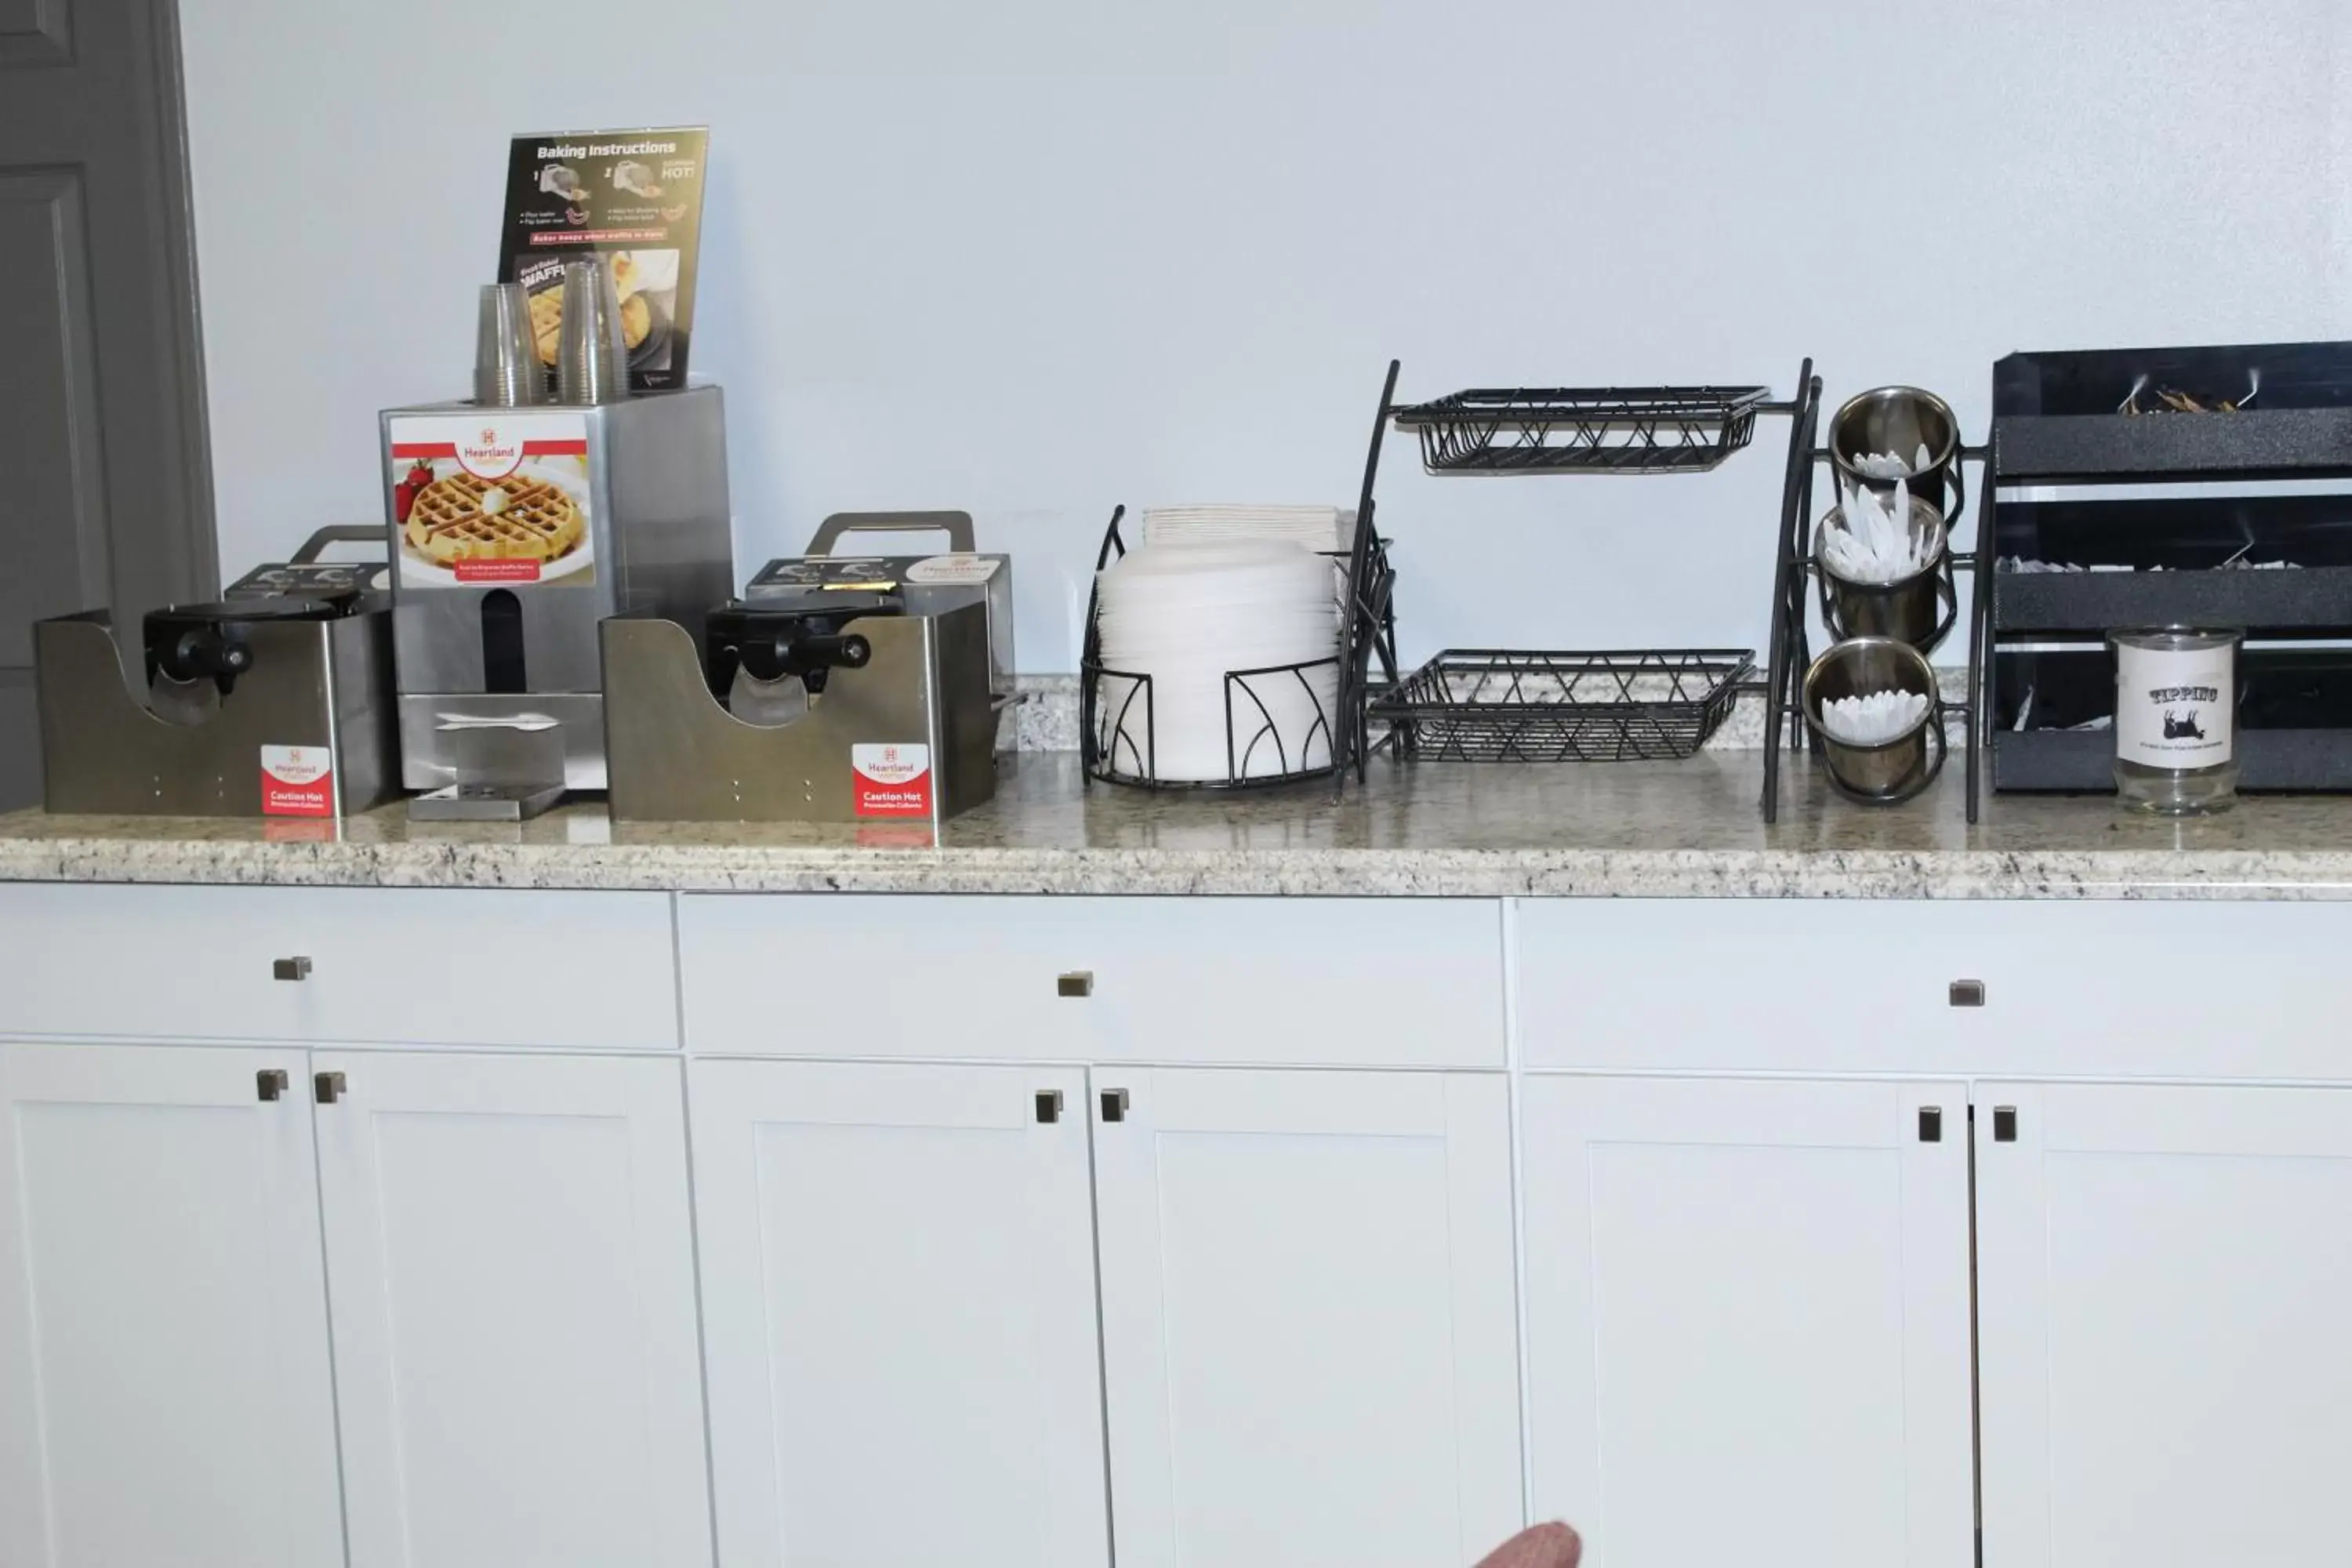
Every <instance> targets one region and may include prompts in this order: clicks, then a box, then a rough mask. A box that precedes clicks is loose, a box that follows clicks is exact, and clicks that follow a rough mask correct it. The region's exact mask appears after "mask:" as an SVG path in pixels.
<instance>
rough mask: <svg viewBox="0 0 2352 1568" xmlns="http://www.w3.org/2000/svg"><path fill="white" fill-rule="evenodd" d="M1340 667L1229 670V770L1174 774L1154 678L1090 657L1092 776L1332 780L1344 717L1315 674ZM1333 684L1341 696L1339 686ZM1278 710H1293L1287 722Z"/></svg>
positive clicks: (1143, 782) (1221, 782)
mask: <svg viewBox="0 0 2352 1568" xmlns="http://www.w3.org/2000/svg"><path fill="white" fill-rule="evenodd" d="M1339 668H1340V660H1339V655H1337V654H1334V655H1332V656H1331V657H1330V658H1317V659H1308V660H1306V661H1304V662H1303V663H1299V664H1281V665H1269V666H1267V667H1266V668H1263V669H1234V670H1228V671H1226V672H1225V677H1224V716H1225V719H1224V737H1225V771H1224V775H1223V777H1222V778H1217V777H1211V778H1169V777H1166V776H1164V775H1163V773H1162V772H1161V767H1162V759H1161V757H1160V735H1159V727H1158V725H1157V724H1156V722H1155V721H1154V717H1153V711H1152V697H1151V677H1150V676H1149V675H1145V674H1139V673H1136V672H1131V671H1129V670H1123V669H1110V668H1105V667H1103V666H1102V665H1099V664H1095V663H1092V662H1088V663H1087V667H1086V668H1084V669H1083V670H1082V671H1081V672H1080V676H1079V679H1080V681H1081V683H1082V685H1081V689H1082V690H1083V691H1084V693H1085V694H1086V699H1087V700H1085V701H1084V703H1083V704H1082V706H1083V707H1084V709H1085V712H1084V713H1083V715H1082V716H1081V722H1082V723H1083V724H1084V726H1085V734H1084V737H1083V740H1084V742H1085V743H1084V744H1083V745H1082V746H1081V747H1080V748H1079V749H1080V751H1081V752H1084V753H1085V758H1084V761H1085V765H1086V770H1087V776H1089V777H1091V778H1097V779H1100V780H1102V781H1103V782H1105V783H1106V784H1138V785H1140V786H1142V787H1144V788H1147V789H1169V788H1185V787H1190V788H1194V789H1225V788H1232V787H1234V786H1236V785H1249V786H1252V787H1264V786H1266V785H1271V784H1296V783H1297V782H1298V781H1300V780H1302V779H1313V778H1324V777H1328V775H1329V774H1330V773H1332V771H1333V770H1334V769H1335V768H1336V767H1337V766H1338V765H1339V756H1340V747H1341V745H1342V744H1343V742H1342V741H1341V740H1340V737H1339V730H1338V728H1337V727H1336V724H1335V721H1336V720H1337V719H1338V718H1339V714H1337V713H1336V712H1334V711H1332V710H1331V708H1332V706H1333V705H1332V704H1327V703H1326V702H1325V701H1324V700H1323V698H1322V697H1320V696H1318V694H1317V691H1316V685H1317V683H1316V682H1315V681H1313V680H1310V679H1308V677H1309V676H1310V675H1311V674H1312V673H1313V672H1314V671H1317V670H1323V669H1328V670H1334V671H1336V670H1338V669H1339ZM1331 685H1332V688H1333V695H1334V698H1335V700H1336V697H1337V694H1338V687H1339V683H1338V682H1337V681H1336V680H1335V681H1333V682H1332V683H1331ZM1301 698H1303V699H1304V706H1303V708H1302V707H1300V706H1299V703H1298V700H1299V699H1301ZM1277 708H1279V709H1283V710H1286V712H1287V713H1288V715H1289V721H1288V722H1284V721H1282V720H1280V719H1277V718H1276V709H1277Z"/></svg>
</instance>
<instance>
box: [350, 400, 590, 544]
mask: <svg viewBox="0 0 2352 1568" xmlns="http://www.w3.org/2000/svg"><path fill="white" fill-rule="evenodd" d="M391 436H392V458H391V471H390V472H389V473H388V474H386V475H385V485H386V487H387V489H388V493H389V495H390V498H391V500H390V504H391V508H392V520H393V524H394V527H395V528H397V529H398V530H399V532H400V557H399V572H400V585H401V587H402V588H403V589H413V588H446V587H454V586H457V585H459V584H464V585H467V586H478V585H482V584H494V583H553V582H562V583H570V584H574V585H578V586H585V585H586V584H591V583H593V582H594V581H595V580H596V552H595V531H594V530H593V528H592V527H591V526H590V522H591V519H590V516H589V509H590V507H591V506H592V505H593V492H592V490H591V489H590V486H589V483H588V420H587V417H586V416H584V415H580V414H565V413H555V412H548V413H540V412H536V411H532V410H528V409H518V408H482V409H476V410H473V411H470V412H467V413H463V414H415V415H402V416H398V417H395V418H394V420H393V421H392V426H391Z"/></svg>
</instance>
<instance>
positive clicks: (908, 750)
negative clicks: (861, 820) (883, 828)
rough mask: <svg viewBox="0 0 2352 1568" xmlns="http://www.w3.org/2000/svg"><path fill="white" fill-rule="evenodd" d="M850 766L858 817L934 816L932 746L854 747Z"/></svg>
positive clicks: (850, 753) (850, 754)
mask: <svg viewBox="0 0 2352 1568" xmlns="http://www.w3.org/2000/svg"><path fill="white" fill-rule="evenodd" d="M849 766H850V771H851V773H852V777H851V780H850V784H851V786H852V788H853V789H854V790H855V792H856V807H857V815H858V816H930V815H931V749H930V748H929V746H852V747H850V748H849Z"/></svg>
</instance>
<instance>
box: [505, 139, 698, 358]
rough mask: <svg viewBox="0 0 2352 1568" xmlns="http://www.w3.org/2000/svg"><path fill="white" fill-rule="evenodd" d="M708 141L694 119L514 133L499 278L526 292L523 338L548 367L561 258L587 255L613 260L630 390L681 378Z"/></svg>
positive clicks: (558, 321)
mask: <svg viewBox="0 0 2352 1568" xmlns="http://www.w3.org/2000/svg"><path fill="white" fill-rule="evenodd" d="M709 140H710V132H709V128H708V127H707V126H698V125H697V126H681V127H676V128H672V129H668V130H655V131H564V132H551V133H550V134H547V135H543V136H518V137H516V138H515V139H514V144H513V146H512V148H511V150H510V151H509V153H508V156H507V198H506V220H505V228H504V232H503V233H502V234H501V236H500V237H499V272H498V275H499V278H501V279H509V280H511V281H514V282H519V283H520V284H521V285H522V286H523V288H524V289H526V290H528V291H529V292H530V327H531V335H532V337H533V338H534V339H535V340H536V342H537V343H538V347H539V357H540V362H541V363H542V364H545V365H546V366H547V367H548V368H549V369H550V370H552V369H554V367H555V353H556V344H557V343H558V342H559V341H560V337H559V334H560V332H561V331H562V325H563V265H564V263H565V262H567V261H578V260H581V259H583V258H589V257H593V258H596V259H597V260H600V261H602V262H604V265H605V266H607V267H609V268H612V271H613V289H614V293H615V294H617V295H618V296H619V297H620V300H621V338H622V341H623V342H624V343H625V344H626V345H627V348H628V354H629V389H630V390H631V391H633V392H659V391H664V390H667V389H668V388H671V387H678V386H684V385H685V384H686V359H687V349H688V346H689V344H690V343H691V342H692V340H693V336H694V264H695V257H696V253H697V251H698V249H699V247H700V245H701V238H702V173H703V164H704V154H705V153H706V151H707V149H708V147H709Z"/></svg>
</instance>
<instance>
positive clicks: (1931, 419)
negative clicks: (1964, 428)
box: [1829, 386, 1968, 518]
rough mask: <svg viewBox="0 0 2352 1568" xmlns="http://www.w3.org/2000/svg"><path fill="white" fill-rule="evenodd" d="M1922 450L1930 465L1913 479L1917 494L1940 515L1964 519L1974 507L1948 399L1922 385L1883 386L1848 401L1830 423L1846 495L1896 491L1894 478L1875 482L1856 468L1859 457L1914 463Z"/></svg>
mask: <svg viewBox="0 0 2352 1568" xmlns="http://www.w3.org/2000/svg"><path fill="white" fill-rule="evenodd" d="M1920 447H1927V467H1926V468H1922V469H1920V470H1919V471H1918V472H1917V473H1916V474H1914V475H1912V476H1911V477H1910V483H1911V493H1912V495H1913V496H1914V497H1924V498H1926V499H1927V500H1928V501H1930V502H1932V503H1933V504H1934V505H1935V508H1936V510H1937V514H1938V515H1940V516H1943V517H1947V518H1954V517H1958V516H1959V515H1960V513H1961V512H1962V511H1964V510H1967V507H1968V490H1967V487H1966V485H1965V484H1963V482H1962V481H1961V479H1960V421H1959V418H1958V416H1956V415H1955V414H1953V412H1952V409H1951V405H1949V404H1948V403H1946V402H1945V401H1944V400H1943V399H1942V398H1940V397H1938V396H1937V395H1935V394H1934V393H1932V392H1922V391H1921V390H1919V388H1917V387H1916V386H1881V387H1876V388H1874V389H1873V390H1871V391H1869V392H1864V393H1860V394H1857V395H1854V396H1853V397H1849V398H1847V399H1846V400H1845V402H1844V404H1843V405H1841V406H1840V407H1839V409H1838V411H1837V413H1836V414H1835V415H1834V416H1832V417H1831V419H1830V435H1829V449H1830V467H1831V468H1832V469H1833V470H1834V471H1835V473H1836V475H1837V485H1838V493H1839V494H1840V495H1841V496H1843V494H1844V493H1845V490H1846V489H1847V487H1849V486H1858V487H1860V488H1861V489H1865V490H1875V491H1878V492H1879V493H1881V494H1885V493H1887V492H1889V491H1892V490H1893V489H1895V481H1894V480H1893V479H1873V478H1872V477H1871V476H1869V475H1867V474H1865V473H1864V472H1863V471H1862V470H1861V469H1860V468H1856V467H1854V461H1855V459H1856V458H1862V457H1865V456H1867V455H1869V454H1871V453H1874V452H1892V453H1894V454H1895V456H1896V457H1898V458H1902V459H1903V460H1904V461H1905V462H1906V463H1909V462H1911V461H1913V460H1914V458H1915V455H1916V453H1917V452H1918V450H1919V448H1920Z"/></svg>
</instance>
